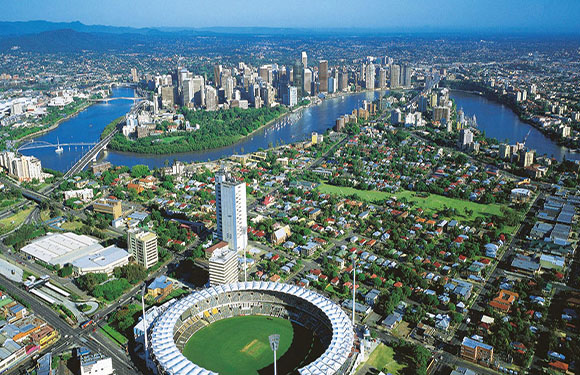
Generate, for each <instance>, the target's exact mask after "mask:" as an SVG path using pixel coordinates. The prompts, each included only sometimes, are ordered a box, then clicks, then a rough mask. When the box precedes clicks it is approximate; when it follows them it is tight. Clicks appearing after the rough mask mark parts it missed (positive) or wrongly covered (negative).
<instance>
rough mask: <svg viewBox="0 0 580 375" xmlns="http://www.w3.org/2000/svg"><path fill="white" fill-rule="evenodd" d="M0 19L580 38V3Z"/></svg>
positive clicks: (277, 7)
mask: <svg viewBox="0 0 580 375" xmlns="http://www.w3.org/2000/svg"><path fill="white" fill-rule="evenodd" d="M0 10H1V11H0V20H2V21H28V20H47V21H58V22H70V21H80V22H82V23H85V24H88V25H97V24H98V25H112V26H131V27H164V26H165V27H214V26H227V27H232V26H242V27H249V26H261V27H290V28H370V29H383V30H394V31H397V30H400V31H437V30H450V31H496V32H501V31H523V32H539V33H543V32H573V33H580V0H525V1H524V0H283V1H278V0H1V5H0Z"/></svg>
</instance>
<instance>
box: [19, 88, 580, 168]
mask: <svg viewBox="0 0 580 375" xmlns="http://www.w3.org/2000/svg"><path fill="white" fill-rule="evenodd" d="M134 94H135V93H134V90H133V89H131V88H115V89H113V95H112V97H132V96H134ZM379 95H380V93H379V92H362V93H357V94H352V95H345V96H340V97H336V98H332V99H328V100H325V101H324V102H323V103H322V104H320V105H316V106H312V107H309V108H306V109H304V110H302V111H299V112H297V113H295V114H292V115H290V117H289V119H290V121H284V120H283V121H279V122H278V123H275V124H273V125H272V126H269V127H267V128H264V129H261V130H259V131H257V132H256V133H254V134H252V136H250V137H248V138H245V139H243V140H242V141H240V142H238V143H236V144H234V145H231V146H227V147H223V148H219V149H214V150H206V151H198V152H190V153H183V154H172V155H142V154H131V153H122V152H115V151H105V152H104V154H103V155H102V159H104V160H107V161H110V162H111V163H112V164H114V165H127V166H129V167H131V166H133V165H135V164H146V165H148V166H149V167H150V168H158V167H162V166H164V165H165V163H166V161H168V162H170V163H171V162H172V161H173V160H174V159H177V160H181V161H185V162H196V161H207V160H216V159H219V158H222V157H226V156H230V155H233V154H237V153H248V152H254V151H257V150H259V149H260V148H263V149H266V148H268V147H269V146H270V145H276V143H277V142H279V143H285V144H288V143H293V142H298V141H301V140H304V139H307V138H308V137H309V136H310V133H312V132H319V133H322V132H324V131H325V130H326V129H328V128H330V127H332V126H334V122H335V120H336V118H337V117H338V116H340V115H343V114H345V113H350V112H352V110H353V109H355V108H357V107H358V106H360V105H361V103H362V101H363V100H365V99H366V100H373V99H376V98H378V96H379ZM451 97H452V98H453V99H454V100H455V102H456V103H457V108H463V111H464V112H465V113H466V115H467V116H472V115H473V114H475V115H476V116H477V121H478V124H479V126H478V128H479V129H480V130H482V131H485V133H486V135H487V136H488V137H494V138H497V139H499V140H500V141H504V140H505V139H508V140H509V142H510V143H515V142H521V141H523V139H524V138H525V137H526V135H527V134H528V132H530V135H529V136H528V140H527V143H526V145H527V146H528V147H530V148H532V149H535V150H536V151H537V154H538V155H543V154H546V155H548V156H554V157H556V158H557V159H558V160H561V159H562V157H563V156H566V158H567V159H580V154H574V153H570V152H569V151H568V150H567V149H566V148H563V147H560V146H558V145H557V144H556V143H555V142H554V141H552V140H551V139H549V138H547V137H545V136H544V135H543V134H542V133H541V132H540V131H538V130H537V129H535V128H533V127H532V126H530V125H528V124H526V123H524V122H522V121H520V120H519V118H518V117H517V115H515V114H514V113H513V112H512V111H511V110H510V109H509V108H507V107H506V106H504V105H501V104H499V103H495V102H493V101H490V100H488V99H486V98H484V97H482V96H479V95H474V94H469V93H464V92H458V91H454V92H452V93H451ZM132 105H133V101H132V100H122V99H120V100H113V101H110V102H109V103H98V104H94V105H92V106H91V107H89V108H87V109H86V110H84V111H82V112H81V113H79V114H78V115H77V116H75V117H73V118H71V119H70V120H68V121H65V122H63V123H62V124H60V126H59V127H58V128H56V129H55V130H52V131H50V132H48V133H46V134H44V135H41V136H39V137H37V138H35V141H45V142H50V143H53V144H56V143H57V142H60V143H61V144H62V143H79V142H98V140H99V136H100V134H101V132H102V130H103V128H104V127H105V126H106V125H107V124H109V123H110V122H111V121H112V120H114V119H116V118H117V117H119V116H122V115H124V114H125V113H127V112H128V111H129V110H130V108H131V106H132ZM530 129H531V131H530ZM86 151H87V147H86V146H85V147H80V146H78V147H74V146H71V147H66V146H65V147H64V152H63V153H61V154H57V153H56V152H55V151H54V148H39V149H33V150H25V151H23V152H22V153H23V154H25V155H34V156H36V157H38V158H39V159H40V160H41V161H42V165H43V166H44V167H46V168H51V169H55V170H59V171H66V170H68V169H69V168H70V167H71V166H72V165H73V164H74V163H75V162H76V161H77V160H78V159H80V157H81V156H82V154H83V153H85V152H86Z"/></svg>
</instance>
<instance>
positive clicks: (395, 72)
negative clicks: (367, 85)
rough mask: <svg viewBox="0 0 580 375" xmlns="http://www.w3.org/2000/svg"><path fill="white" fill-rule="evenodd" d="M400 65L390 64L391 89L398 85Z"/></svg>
mask: <svg viewBox="0 0 580 375" xmlns="http://www.w3.org/2000/svg"><path fill="white" fill-rule="evenodd" d="M400 77H401V67H400V66H399V65H395V64H393V65H391V84H390V87H391V88H392V89H394V88H397V87H399V86H400Z"/></svg>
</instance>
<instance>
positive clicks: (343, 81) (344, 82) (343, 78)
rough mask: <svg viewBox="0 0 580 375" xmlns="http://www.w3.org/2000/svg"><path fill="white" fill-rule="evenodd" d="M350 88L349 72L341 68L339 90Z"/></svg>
mask: <svg viewBox="0 0 580 375" xmlns="http://www.w3.org/2000/svg"><path fill="white" fill-rule="evenodd" d="M347 90H348V72H345V71H344V70H341V71H340V72H339V73H338V91H347Z"/></svg>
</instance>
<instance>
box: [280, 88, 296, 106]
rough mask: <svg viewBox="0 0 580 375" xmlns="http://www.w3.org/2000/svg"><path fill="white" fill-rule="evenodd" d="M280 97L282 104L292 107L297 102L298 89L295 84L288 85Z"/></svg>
mask: <svg viewBox="0 0 580 375" xmlns="http://www.w3.org/2000/svg"><path fill="white" fill-rule="evenodd" d="M282 99H283V102H284V104H285V105H287V106H288V107H294V106H295V105H296V104H298V89H297V88H296V86H288V87H287V88H286V93H285V94H284V95H283V98H282Z"/></svg>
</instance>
